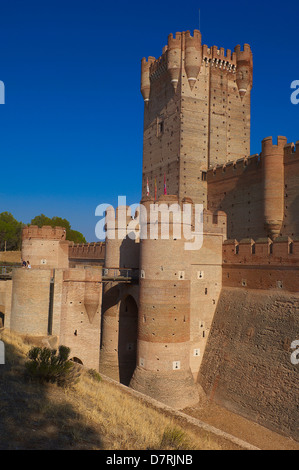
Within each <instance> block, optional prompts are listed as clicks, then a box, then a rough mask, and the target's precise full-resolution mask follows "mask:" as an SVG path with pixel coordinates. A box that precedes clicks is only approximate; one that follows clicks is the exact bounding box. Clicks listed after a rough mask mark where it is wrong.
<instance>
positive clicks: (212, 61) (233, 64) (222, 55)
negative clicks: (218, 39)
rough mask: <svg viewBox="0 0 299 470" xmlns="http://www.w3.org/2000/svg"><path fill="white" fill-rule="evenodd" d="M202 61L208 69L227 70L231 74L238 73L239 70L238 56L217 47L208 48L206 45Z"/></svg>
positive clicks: (203, 48)
mask: <svg viewBox="0 0 299 470" xmlns="http://www.w3.org/2000/svg"><path fill="white" fill-rule="evenodd" d="M202 60H203V64H204V65H205V66H206V67H209V66H210V67H215V68H219V69H222V70H227V71H228V72H231V73H236V70H237V55H236V53H235V52H232V51H231V50H230V49H227V50H226V51H225V49H224V48H223V47H221V48H220V49H219V48H218V47H217V46H212V47H208V46H207V45H206V44H204V45H203V46H202Z"/></svg>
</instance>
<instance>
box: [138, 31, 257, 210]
mask: <svg viewBox="0 0 299 470" xmlns="http://www.w3.org/2000/svg"><path fill="white" fill-rule="evenodd" d="M252 70H253V62H252V52H251V49H250V46H249V45H248V44H245V45H244V49H243V50H241V47H240V46H236V47H235V50H234V52H232V51H230V50H227V51H226V53H225V51H224V49H223V48H221V49H218V47H216V46H213V47H211V48H209V47H208V46H206V45H202V43H201V33H200V32H199V31H197V30H195V31H194V33H193V36H191V34H190V32H189V31H186V32H181V33H176V35H175V37H174V36H173V35H172V34H170V35H169V37H168V44H167V46H165V47H164V49H163V53H162V55H161V57H159V58H158V59H155V58H154V57H149V58H148V60H146V59H145V58H143V59H142V64H141V92H142V95H143V98H144V103H145V106H144V142H143V178H142V196H143V197H144V196H146V195H147V193H148V191H147V184H148V186H149V190H150V195H151V196H154V191H155V189H154V188H155V182H156V188H157V194H158V196H159V195H161V194H163V192H164V191H163V186H164V180H165V183H166V186H167V193H168V194H173V195H177V196H178V197H179V199H180V200H182V199H183V198H184V197H190V198H191V199H192V200H193V202H194V203H197V204H202V203H203V204H204V206H205V207H207V183H206V172H207V170H208V169H209V168H213V167H214V166H216V165H219V164H223V163H226V162H227V161H231V160H236V159H239V158H244V157H245V156H248V155H249V154H250V101H251V99H250V97H251V89H252Z"/></svg>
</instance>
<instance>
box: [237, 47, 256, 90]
mask: <svg viewBox="0 0 299 470" xmlns="http://www.w3.org/2000/svg"><path fill="white" fill-rule="evenodd" d="M235 53H236V58H237V85H238V89H239V93H240V96H241V98H243V97H244V96H245V95H246V93H247V92H248V91H250V90H251V89H252V74H253V60H252V52H251V48H250V45H249V44H244V50H243V51H241V46H240V45H238V46H236V47H235Z"/></svg>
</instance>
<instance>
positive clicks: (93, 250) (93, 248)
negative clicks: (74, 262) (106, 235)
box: [69, 242, 105, 260]
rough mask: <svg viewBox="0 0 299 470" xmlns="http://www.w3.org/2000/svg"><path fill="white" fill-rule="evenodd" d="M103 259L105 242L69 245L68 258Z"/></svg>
mask: <svg viewBox="0 0 299 470" xmlns="http://www.w3.org/2000/svg"><path fill="white" fill-rule="evenodd" d="M78 258H83V259H93V260H96V259H99V260H101V259H104V258H105V243H104V242H97V243H85V244H75V243H74V244H70V245H69V259H78Z"/></svg>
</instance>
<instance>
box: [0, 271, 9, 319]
mask: <svg viewBox="0 0 299 470" xmlns="http://www.w3.org/2000/svg"><path fill="white" fill-rule="evenodd" d="M11 295H12V281H11V280H7V281H0V313H2V314H3V315H4V326H5V327H9V325H10V315H11Z"/></svg>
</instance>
